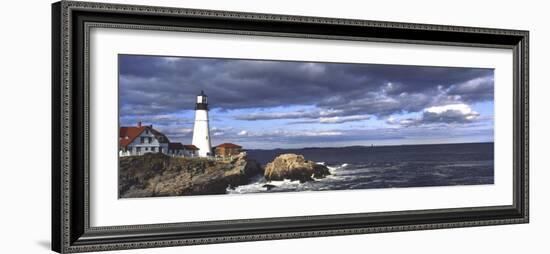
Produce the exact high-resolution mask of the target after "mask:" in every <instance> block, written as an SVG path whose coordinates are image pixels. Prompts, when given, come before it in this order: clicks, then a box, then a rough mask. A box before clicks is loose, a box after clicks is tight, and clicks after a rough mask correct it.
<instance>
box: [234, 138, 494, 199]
mask: <svg viewBox="0 0 550 254" xmlns="http://www.w3.org/2000/svg"><path fill="white" fill-rule="evenodd" d="M493 149H494V143H468V144H440V145H407V146H380V147H362V146H355V147H343V148H304V149H277V150H249V151H247V153H248V156H249V158H253V159H256V160H258V161H259V162H260V163H262V164H263V165H265V164H266V163H268V162H270V161H272V160H273V159H274V158H275V157H276V156H278V155H280V154H284V153H296V154H302V155H304V156H305V158H306V159H307V160H312V161H315V162H317V163H323V164H325V165H326V166H328V167H329V168H330V170H331V174H332V175H331V176H329V177H327V178H324V179H320V180H316V181H313V182H307V183H299V182H297V181H296V182H291V181H277V182H276V181H273V182H270V183H269V184H270V185H273V186H275V187H274V188H271V189H270V190H268V189H267V188H266V187H264V185H265V184H266V183H267V182H265V180H264V179H263V178H262V177H261V176H258V178H257V179H256V180H255V181H253V183H251V184H248V185H244V186H239V187H237V188H236V189H234V190H228V192H229V193H257V192H281V191H310V190H349V189H372V188H400V187H424V186H452V185H475V184H493V182H494V170H493V167H494V161H493Z"/></svg>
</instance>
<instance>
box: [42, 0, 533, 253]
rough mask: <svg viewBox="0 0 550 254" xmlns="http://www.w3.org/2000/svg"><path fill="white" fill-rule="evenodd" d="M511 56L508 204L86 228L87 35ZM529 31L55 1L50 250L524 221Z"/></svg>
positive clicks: (527, 183) (525, 217)
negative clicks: (131, 33)
mask: <svg viewBox="0 0 550 254" xmlns="http://www.w3.org/2000/svg"><path fill="white" fill-rule="evenodd" d="M98 24H99V25H101V26H103V27H114V28H117V27H120V28H131V29H147V30H148V29H160V30H171V31H186V30H187V29H192V30H193V31H204V32H214V33H237V34H249V35H269V36H282V37H307V38H325V39H326V38H328V39H338V40H361V41H379V42H396V43H409V44H424V45H456V46H469V47H485V48H505V49H511V50H513V56H514V58H513V68H514V74H513V87H514V91H513V97H514V98H513V100H514V101H513V110H512V111H511V112H510V113H512V114H513V137H511V138H513V147H514V151H513V172H514V176H513V181H514V183H513V186H514V191H513V205H511V206H489V207H464V208H455V209H434V210H414V211H399V212H390V211H388V212H376V213H355V214H341V215H319V216H296V217H284V218H265V219H242V220H228V221H208V222H206V221H205V222H181V223H171V224H150V225H132V226H112V227H90V225H89V205H90V203H89V199H90V197H89V192H88V184H89V181H88V180H89V179H88V174H89V171H88V163H89V161H88V157H89V154H88V153H89V150H88V149H89V147H88V128H89V119H88V108H89V101H88V90H87V89H88V87H87V86H88V83H87V78H88V76H87V75H88V73H87V72H88V71H89V70H88V67H87V62H86V61H87V57H88V56H87V54H88V53H89V52H88V48H87V45H88V41H87V37H86V36H87V32H88V31H89V29H90V27H94V26H97V25H98ZM528 73H529V32H528V31H519V30H504V29H491V28H476V27H458V26H443V25H427V24H412V23H396V22H382V21H366V20H350V19H334V18H319V17H302V16H287V15H273V14H257V13H241V12H226V11H211V10H196V9H180V8H167V7H152V6H136V5H121V4H105V3H88V2H72V1H61V2H57V3H54V4H53V5H52V165H51V166H52V179H51V180H52V250H54V251H56V252H60V253H70V252H88V251H102V250H117V249H133V248H150V247H165V246H180V245H192V244H209V243H223V242H237V241H258V240H274V239H286V238H300V237H321V236H333V235H346V234H365V233H377V232H393V231H405V230H424V229H438V228H453V227H471V226H485V225H500V224H515V223H528V221H529V177H528V176H529V174H528V161H529V160H528V158H529V133H528V129H529V118H528V113H529V111H528V105H529V97H528V95H529V92H528V83H529V75H528Z"/></svg>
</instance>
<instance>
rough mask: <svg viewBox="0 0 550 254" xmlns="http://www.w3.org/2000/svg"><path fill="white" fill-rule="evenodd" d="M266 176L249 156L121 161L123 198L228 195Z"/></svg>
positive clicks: (148, 157)
mask: <svg viewBox="0 0 550 254" xmlns="http://www.w3.org/2000/svg"><path fill="white" fill-rule="evenodd" d="M261 173H262V168H261V166H260V165H259V164H258V163H257V162H256V161H254V160H250V159H248V158H247V157H246V156H245V155H241V156H238V157H237V158H235V159H233V160H231V161H213V160H208V159H204V158H179V157H170V156H166V155H164V154H152V153H150V154H146V155H143V156H129V157H121V158H119V197H120V198H136V197H162V196H183V195H202V194H224V193H226V189H227V188H228V187H236V186H239V185H242V184H247V183H248V181H249V179H250V178H251V177H252V176H254V175H257V174H261Z"/></svg>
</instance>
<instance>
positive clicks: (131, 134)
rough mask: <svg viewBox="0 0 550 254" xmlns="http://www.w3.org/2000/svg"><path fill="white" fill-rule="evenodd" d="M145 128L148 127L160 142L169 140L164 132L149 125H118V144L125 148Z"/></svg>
mask: <svg viewBox="0 0 550 254" xmlns="http://www.w3.org/2000/svg"><path fill="white" fill-rule="evenodd" d="M146 129H149V131H150V132H151V133H152V134H153V136H155V138H156V139H157V140H158V142H160V143H168V142H170V141H169V140H168V138H167V137H166V136H165V135H164V134H162V133H160V132H159V131H157V130H155V129H153V128H152V127H151V126H131V127H127V126H123V127H120V130H119V133H118V140H119V146H120V147H124V148H126V147H127V146H128V145H129V144H131V143H132V142H133V141H134V139H136V138H137V137H139V135H141V133H142V132H143V131H144V130H146Z"/></svg>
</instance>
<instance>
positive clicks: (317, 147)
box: [246, 141, 495, 151]
mask: <svg viewBox="0 0 550 254" xmlns="http://www.w3.org/2000/svg"><path fill="white" fill-rule="evenodd" d="M494 143H495V142H494V141H487V142H464V143H430V144H402V145H374V144H373V146H370V145H355V146H310V147H296V148H273V149H246V150H249V151H274V150H304V149H331V148H334V149H339V148H370V147H396V146H400V147H403V146H438V145H472V144H494Z"/></svg>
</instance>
